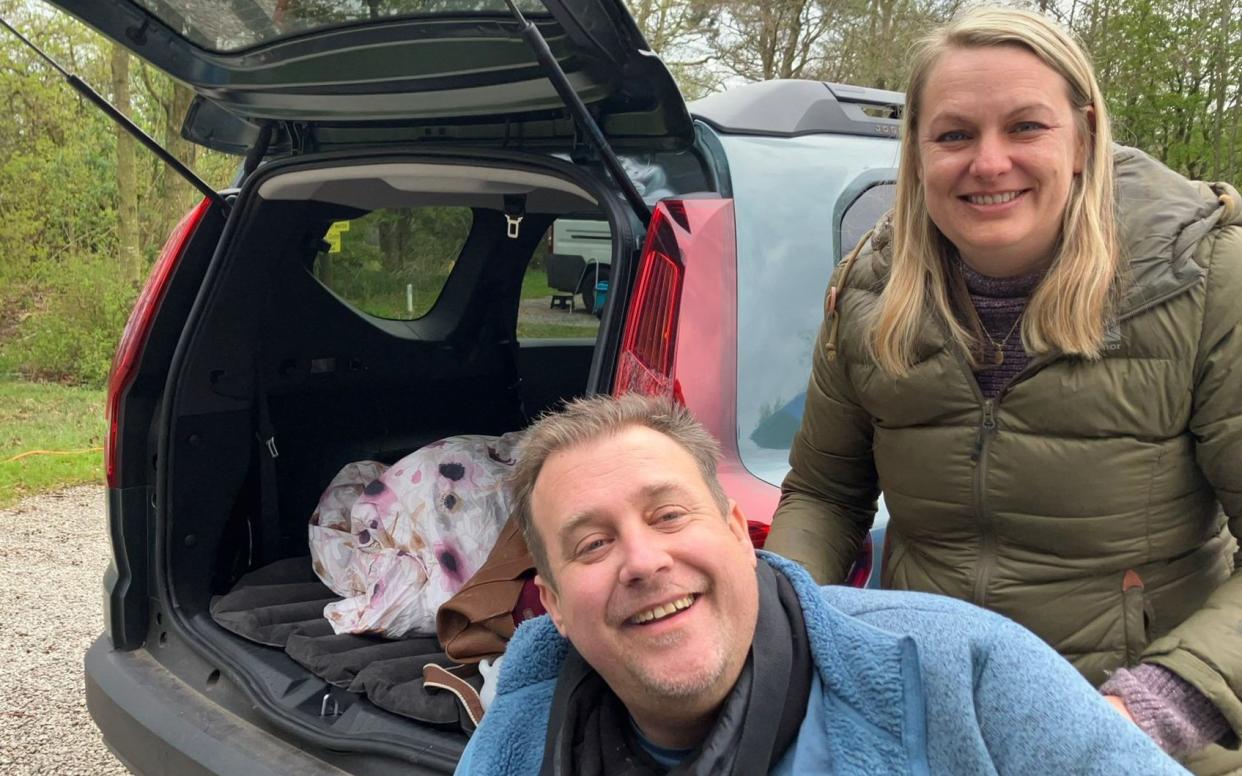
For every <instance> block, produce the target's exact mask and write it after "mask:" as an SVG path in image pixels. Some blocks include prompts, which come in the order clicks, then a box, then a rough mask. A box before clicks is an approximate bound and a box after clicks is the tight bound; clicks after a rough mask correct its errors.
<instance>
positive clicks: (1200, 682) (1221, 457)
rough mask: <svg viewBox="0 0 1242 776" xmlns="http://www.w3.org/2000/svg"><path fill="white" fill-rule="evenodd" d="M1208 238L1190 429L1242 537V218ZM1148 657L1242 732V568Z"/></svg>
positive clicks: (1235, 532) (1231, 525)
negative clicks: (1195, 690) (1203, 697)
mask: <svg viewBox="0 0 1242 776" xmlns="http://www.w3.org/2000/svg"><path fill="white" fill-rule="evenodd" d="M1235 196H1236V195H1235ZM1237 212H1238V208H1237V207H1236V206H1235V207H1234V213H1235V214H1237ZM1206 239H1207V240H1209V241H1211V242H1210V243H1208V244H1207V245H1206V246H1205V247H1206V248H1207V249H1208V250H1210V253H1211V262H1210V264H1209V266H1208V279H1207V290H1206V297H1205V303H1204V304H1205V313H1204V324H1203V332H1202V334H1201V336H1200V344H1199V354H1198V356H1197V359H1196V364H1195V367H1196V374H1195V389H1194V402H1193V407H1192V415H1191V421H1190V431H1191V433H1192V434H1193V435H1194V439H1195V456H1196V460H1197V462H1198V465H1199V468H1200V470H1201V471H1202V472H1203V474H1204V476H1205V477H1206V478H1207V480H1208V482H1209V483H1211V486H1212V488H1213V490H1214V491H1215V493H1216V497H1217V499H1218V500H1219V501H1220V504H1221V506H1222V507H1223V508H1224V512H1225V515H1226V517H1227V518H1228V521H1229V529H1230V531H1231V532H1232V533H1233V535H1234V536H1235V537H1242V218H1238V217H1235V219H1234V221H1233V223H1232V224H1231V225H1228V226H1224V227H1220V228H1218V229H1216V230H1215V231H1214V233H1213V234H1212V235H1210V236H1209V237H1208V238H1206ZM1239 560H1242V557H1236V558H1235V566H1237V564H1238V561H1239ZM1143 661H1144V662H1148V663H1155V664H1157V665H1162V666H1164V667H1165V668H1168V669H1169V670H1171V671H1173V672H1174V673H1176V674H1177V675H1178V676H1180V677H1182V678H1183V679H1185V680H1186V681H1188V682H1190V683H1191V684H1193V685H1194V686H1195V687H1196V688H1198V689H1199V691H1200V692H1202V693H1203V694H1204V695H1206V696H1207V697H1208V698H1209V699H1210V700H1211V701H1212V702H1213V703H1214V704H1215V705H1216V706H1217V708H1219V709H1220V711H1221V713H1222V714H1223V715H1224V716H1225V718H1226V719H1227V720H1228V721H1229V724H1230V725H1231V726H1232V728H1233V730H1234V731H1235V732H1237V733H1239V734H1242V701H1240V700H1239V695H1240V694H1242V570H1235V571H1234V574H1233V576H1232V577H1230V578H1229V579H1228V580H1226V582H1225V583H1224V584H1223V585H1221V586H1220V587H1219V588H1217V589H1216V591H1215V592H1214V593H1213V594H1212V595H1211V596H1210V597H1209V598H1208V600H1207V602H1206V603H1205V604H1204V606H1203V608H1202V609H1200V610H1199V611H1198V612H1196V613H1194V614H1193V615H1191V616H1190V617H1188V618H1187V619H1186V620H1185V621H1184V622H1183V623H1182V624H1181V625H1179V626H1178V627H1176V628H1174V629H1173V630H1172V631H1171V632H1169V633H1168V635H1166V636H1164V637H1163V638H1160V639H1157V640H1156V641H1154V642H1152V643H1151V644H1150V645H1149V646H1148V648H1147V650H1146V651H1145V652H1144V654H1143Z"/></svg>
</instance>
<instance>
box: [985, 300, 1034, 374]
mask: <svg viewBox="0 0 1242 776" xmlns="http://www.w3.org/2000/svg"><path fill="white" fill-rule="evenodd" d="M1024 315H1026V310H1022V311H1021V312H1019V313H1018V317H1017V318H1015V319H1014V321H1013V325H1012V326H1010V327H1009V333H1008V334H1006V335H1005V338H1004V339H1003V340H1001V341H1000V342H997V341H996V340H995V339H994V338H993V337H992V334H991V333H990V332H989V331H988V330H987V328H986V327H983V326H980V327H979V328H981V329H983V336H985V337H987V338H988V342H991V343H992V347H993V348H994V350H993V351H992V365H993V366H1000V365H1001V364H1003V363H1005V346H1006V345H1008V344H1009V339H1010V337H1012V336H1013V333H1014V332H1015V331H1017V330H1018V324H1020V323H1022V316H1024Z"/></svg>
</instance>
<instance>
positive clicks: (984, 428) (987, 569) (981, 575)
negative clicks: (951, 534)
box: [971, 399, 996, 606]
mask: <svg viewBox="0 0 1242 776" xmlns="http://www.w3.org/2000/svg"><path fill="white" fill-rule="evenodd" d="M982 409H983V412H982V413H981V417H980V421H979V436H978V438H977V440H976V442H975V517H976V518H977V520H978V523H979V563H978V566H977V568H976V570H975V589H974V592H973V593H972V594H971V601H972V602H973V603H975V604H976V605H978V606H986V605H987V595H988V582H989V581H990V579H991V577H992V570H993V569H994V568H995V566H996V525H995V524H994V522H993V521H992V515H991V513H989V512H988V508H987V495H988V489H987V479H988V448H989V447H990V446H991V442H992V437H993V436H995V435H996V402H995V401H994V400H993V399H985V400H984V402H983V408H982Z"/></svg>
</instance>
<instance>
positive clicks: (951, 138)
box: [936, 129, 967, 143]
mask: <svg viewBox="0 0 1242 776" xmlns="http://www.w3.org/2000/svg"><path fill="white" fill-rule="evenodd" d="M966 137H967V136H966V133H965V132H963V131H961V130H960V129H951V130H949V131H948V132H941V133H940V134H939V135H937V136H936V142H937V143H960V142H962V141H963V140H965V139H966Z"/></svg>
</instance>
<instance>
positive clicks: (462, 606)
mask: <svg viewBox="0 0 1242 776" xmlns="http://www.w3.org/2000/svg"><path fill="white" fill-rule="evenodd" d="M534 571H535V561H534V559H533V558H532V557H531V555H530V551H529V550H528V549H526V541H525V540H524V539H523V538H522V530H521V528H519V527H518V524H517V521H516V520H514V519H513V518H512V517H510V518H509V521H508V522H507V523H505V525H504V528H502V529H501V530H500V537H499V538H498V539H497V540H496V545H495V546H494V547H492V551H491V554H489V555H488V556H487V560H485V561H484V562H483V566H482V568H480V569H479V570H478V571H477V572H476V573H475V575H474V576H472V577H471V578H470V579H469V580H468V581H467V582H466V584H465V586H464V587H462V589H461V590H459V591H457V594H456V595H454V596H453V597H452V598H450V599H449V600H448V601H445V602H444V603H443V604H441V606H440V609H439V610H438V611H437V612H436V636H438V637H439V639H440V643H441V644H442V645H443V646H444V651H445V652H446V653H447V654H448V656H449V657H450V658H451V659H453V660H455V661H457V662H458V663H477V662H479V661H480V660H482V659H484V658H490V657H495V656H497V655H501V654H504V651H505V646H506V645H507V644H508V642H509V639H510V638H512V637H513V631H514V630H515V627H516V626H515V625H514V623H513V609H514V607H515V606H517V602H518V597H519V596H520V595H521V593H522V587H523V586H524V585H525V584H526V581H527V580H528V579H530V577H531V576H533V574H534Z"/></svg>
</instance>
